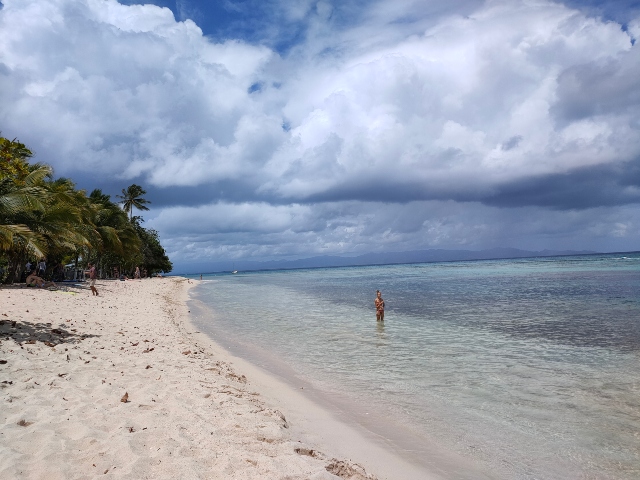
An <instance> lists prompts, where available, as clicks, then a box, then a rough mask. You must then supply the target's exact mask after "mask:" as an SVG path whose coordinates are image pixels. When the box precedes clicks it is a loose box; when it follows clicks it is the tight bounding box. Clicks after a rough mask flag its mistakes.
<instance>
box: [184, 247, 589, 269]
mask: <svg viewBox="0 0 640 480" xmlns="http://www.w3.org/2000/svg"><path fill="white" fill-rule="evenodd" d="M594 253H598V252H594V251H589V250H540V251H530V250H520V249H517V248H491V249H488V250H444V249H430V250H413V251H409V252H381V253H365V254H362V255H358V256H352V257H350V256H344V257H342V256H338V255H321V256H316V257H309V258H301V259H298V260H269V261H262V262H261V261H251V260H247V261H237V260H236V261H234V262H231V261H222V262H198V263H183V264H182V265H181V267H182V268H181V273H184V274H194V273H195V274H197V273H217V272H227V271H228V272H230V271H231V270H238V271H240V272H241V271H248V270H287V269H296V268H323V267H355V266H365V265H393V264H403V263H430V262H455V261H462V260H492V259H501V258H528V257H556V256H565V255H591V254H594Z"/></svg>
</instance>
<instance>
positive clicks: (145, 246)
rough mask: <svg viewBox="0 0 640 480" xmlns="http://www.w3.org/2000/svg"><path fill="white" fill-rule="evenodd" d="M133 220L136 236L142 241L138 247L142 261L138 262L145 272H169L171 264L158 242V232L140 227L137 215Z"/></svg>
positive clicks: (151, 273)
mask: <svg viewBox="0 0 640 480" xmlns="http://www.w3.org/2000/svg"><path fill="white" fill-rule="evenodd" d="M133 220H134V227H135V229H136V232H137V234H138V237H139V238H140V240H141V241H142V247H141V248H140V252H141V253H142V261H141V262H140V263H141V264H142V265H143V267H144V268H145V269H146V270H147V273H148V274H149V275H154V274H156V273H159V272H164V273H168V272H170V271H171V270H172V269H173V264H172V263H171V261H170V260H169V257H168V256H167V254H166V252H165V251H164V248H163V247H162V245H161V244H160V238H159V237H158V232H156V231H155V230H152V229H146V228H142V226H141V225H140V223H139V217H134V218H133Z"/></svg>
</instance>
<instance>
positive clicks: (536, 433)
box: [195, 254, 640, 479]
mask: <svg viewBox="0 0 640 480" xmlns="http://www.w3.org/2000/svg"><path fill="white" fill-rule="evenodd" d="M204 279H205V280H206V281H205V282H204V283H203V284H202V285H200V286H199V287H198V288H197V289H196V292H195V297H196V299H198V300H200V301H202V302H204V303H205V304H207V305H208V306H209V308H210V309H211V315H209V316H205V317H201V318H200V319H199V320H198V323H199V328H200V329H202V330H203V331H204V332H207V333H210V334H211V335H212V336H214V337H215V339H216V341H222V343H226V344H227V346H229V347H231V348H232V350H233V348H234V346H235V348H236V353H239V354H241V355H243V352H244V355H245V356H249V357H251V355H247V352H258V351H261V352H268V355H262V356H260V357H259V358H258V356H256V357H253V358H249V359H250V360H251V361H254V362H260V363H261V364H264V363H265V362H266V363H267V365H266V368H267V369H268V368H269V365H268V363H269V358H273V359H277V360H278V361H279V362H280V361H281V362H284V363H285V364H287V365H288V366H289V367H290V368H291V369H292V370H293V371H294V372H295V374H296V375H299V376H300V377H303V378H306V379H307V380H309V381H310V383H311V384H312V385H313V386H314V387H315V388H316V389H319V390H322V391H325V392H329V393H331V394H332V395H336V396H340V398H343V399H346V400H347V401H348V402H350V403H351V405H353V408H354V410H357V409H358V406H359V405H367V406H368V407H371V406H375V410H376V412H378V413H379V414H380V415H381V416H384V417H385V418H387V419H393V421H392V423H395V424H397V426H398V428H400V427H402V428H403V429H404V431H406V429H410V430H411V431H412V432H413V433H414V434H415V435H416V438H424V439H425V441H427V440H428V441H430V442H432V441H435V442H437V443H438V444H440V445H442V446H443V447H445V448H447V449H450V450H454V451H456V452H458V453H460V454H461V455H464V456H466V457H467V458H469V459H471V460H472V461H473V462H476V463H477V464H478V465H480V466H482V467H483V468H484V469H485V471H489V472H491V475H492V476H494V477H495V478H509V479H512V478H527V479H533V478H611V479H637V478H640V374H639V372H640V254H625V255H620V254H617V255H599V256H596V255H594V256H580V257H556V258H542V259H518V260H496V261H477V262H451V263H436V264H412V265H393V266H371V267H347V268H327V269H309V270H290V271H270V272H247V273H244V272H241V273H239V274H237V275H229V274H227V275H224V274H221V275H210V276H205V277H204ZM376 289H380V290H381V291H382V294H383V297H384V299H385V302H386V315H385V322H384V324H380V323H378V322H376V320H375V309H374V306H373V299H374V296H375V291H376ZM256 355H257V354H256ZM429 461H430V460H429ZM426 463H428V462H427V461H426Z"/></svg>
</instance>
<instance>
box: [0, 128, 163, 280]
mask: <svg viewBox="0 0 640 480" xmlns="http://www.w3.org/2000/svg"><path fill="white" fill-rule="evenodd" d="M32 157H33V153H32V152H31V150H29V149H28V148H27V147H26V146H25V145H24V144H22V143H20V142H18V141H17V140H15V139H14V140H9V139H6V138H4V137H0V280H1V281H3V282H4V283H12V282H15V281H19V280H20V279H21V277H23V276H24V274H25V271H24V270H25V264H26V263H27V262H28V261H32V262H35V261H37V260H39V259H42V258H45V257H46V258H47V267H48V268H47V274H46V275H47V276H48V277H51V276H52V275H53V273H54V271H56V272H57V274H60V273H61V271H63V266H64V265H67V264H70V263H73V264H75V266H76V269H77V268H79V267H80V268H82V267H84V266H85V265H86V263H87V262H92V263H95V264H96V266H97V268H98V270H99V271H100V272H101V274H102V276H105V275H107V274H110V273H111V272H112V271H113V267H114V266H117V270H118V271H119V272H133V270H134V269H135V267H136V266H139V267H140V269H141V270H143V271H146V272H147V274H148V275H149V276H151V275H153V274H155V273H159V272H169V271H171V269H172V265H171V261H170V260H169V258H168V256H167V255H166V252H165V250H164V248H163V247H162V245H161V244H160V240H159V237H158V233H157V232H156V231H155V230H150V229H145V228H144V227H142V225H141V223H142V222H143V219H142V218H141V217H134V216H133V215H132V212H133V208H137V209H138V210H148V207H147V206H146V205H147V204H149V203H150V202H149V201H147V200H146V199H144V197H143V195H145V194H146V192H145V190H144V189H143V188H142V187H140V186H139V185H135V184H134V185H131V186H130V187H128V188H127V189H123V190H122V192H123V197H125V198H123V199H122V201H121V202H120V203H122V208H121V206H120V204H119V203H115V202H113V201H111V198H110V196H109V195H108V194H105V193H103V192H102V191H101V190H99V189H96V190H93V191H92V192H91V193H90V194H89V195H87V193H86V191H85V190H83V189H78V188H77V187H76V185H75V183H74V182H73V181H72V180H71V179H68V178H57V179H56V178H54V174H53V169H52V168H51V167H50V166H49V165H45V164H41V163H30V159H31V158H32ZM119 197H120V196H119Z"/></svg>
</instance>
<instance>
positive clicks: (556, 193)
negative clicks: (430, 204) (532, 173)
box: [481, 159, 640, 210]
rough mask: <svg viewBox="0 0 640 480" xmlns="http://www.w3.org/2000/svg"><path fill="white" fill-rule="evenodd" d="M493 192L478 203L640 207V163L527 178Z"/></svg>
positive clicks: (571, 206)
mask: <svg viewBox="0 0 640 480" xmlns="http://www.w3.org/2000/svg"><path fill="white" fill-rule="evenodd" d="M496 190H497V193H495V194H494V195H491V196H489V197H485V198H482V199H481V201H482V202H483V203H485V204H487V205H492V206H499V207H523V206H533V205H534V206H540V207H550V208H553V209H558V210H563V209H589V208H595V207H603V206H606V207H612V206H618V205H628V204H634V203H640V159H638V160H636V161H634V162H628V163H625V164H622V165H613V166H601V165H599V166H595V167H584V168H579V169H576V170H575V171H572V172H568V173H563V174H554V175H544V176H539V177H531V178H526V179H523V180H520V181H516V182H511V183H509V184H507V185H502V186H499V187H497V189H496Z"/></svg>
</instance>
